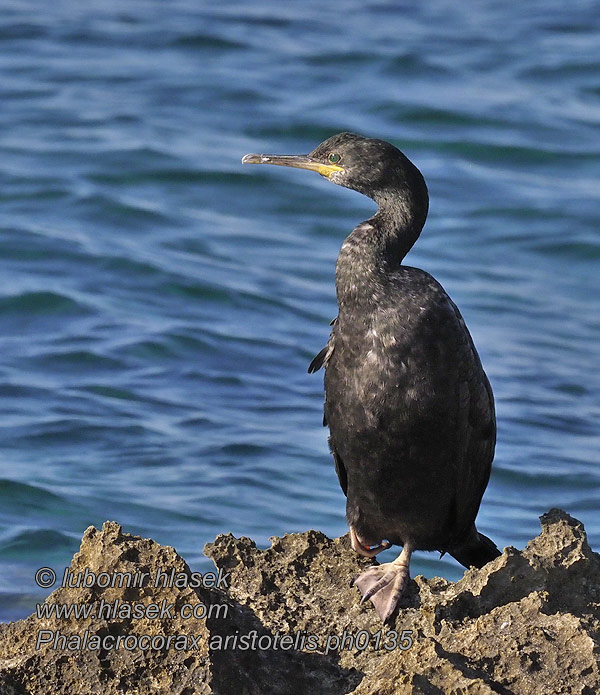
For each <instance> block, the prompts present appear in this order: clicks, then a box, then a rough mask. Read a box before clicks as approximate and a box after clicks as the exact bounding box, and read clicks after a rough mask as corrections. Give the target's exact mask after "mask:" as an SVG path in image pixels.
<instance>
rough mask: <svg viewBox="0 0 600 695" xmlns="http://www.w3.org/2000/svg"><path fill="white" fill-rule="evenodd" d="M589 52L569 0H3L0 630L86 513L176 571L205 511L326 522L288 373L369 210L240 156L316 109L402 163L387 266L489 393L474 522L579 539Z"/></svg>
mask: <svg viewBox="0 0 600 695" xmlns="http://www.w3.org/2000/svg"><path fill="white" fill-rule="evenodd" d="M599 42H600V14H599V13H598V11H597V4H596V3H594V2H591V1H586V0H582V1H581V2H576V3H569V4H567V5H565V4H564V3H562V2H558V1H557V0H544V1H543V2H542V1H541V0H533V1H532V2H529V3H527V4H524V5H521V6H519V8H518V10H517V8H516V6H515V5H514V4H511V3H500V2H496V1H494V0H484V1H483V2H480V3H467V4H463V5H460V4H457V3H449V2H446V1H445V0H432V1H431V2H427V3H418V2H411V1H407V2H401V3H395V2H391V1H390V2H386V1H384V0H361V1H360V2H359V1H358V0H341V1H340V2H337V3H330V4H327V3H321V2H316V1H314V0H308V1H307V2H301V3H300V2H299V3H289V4H285V3H280V2H275V0H268V1H266V2H263V1H262V0H261V1H258V2H254V3H242V2H228V3H207V2H202V1H200V2H198V1H192V0H174V1H172V2H169V3H165V2H162V1H161V0H128V1H127V2H125V3H124V2H122V1H119V2H116V1H115V0H102V1H100V0H92V1H91V2H86V3H79V2H75V0H57V1H56V2H53V3H38V2H33V0H19V2H12V1H11V0H6V1H5V2H4V3H3V11H2V13H1V14H0V77H1V79H0V411H1V418H0V428H1V429H0V619H3V620H8V619H17V618H20V617H23V616H25V615H28V614H29V613H30V612H31V611H32V610H33V607H34V604H35V602H36V601H38V600H40V599H42V598H44V597H45V595H46V594H47V591H44V590H41V589H38V588H37V587H36V585H35V582H34V573H35V570H36V569H37V568H38V567H41V566H51V567H53V568H54V569H55V570H56V571H57V573H58V574H59V576H61V575H62V570H63V569H64V567H65V566H66V565H67V564H68V563H69V561H70V558H71V556H72V554H73V552H74V551H76V550H77V548H78V546H79V540H80V538H81V535H82V533H83V531H84V530H85V528H86V527H87V526H88V525H90V524H94V525H96V526H98V525H100V524H102V522H103V521H105V520H106V519H114V520H116V521H118V522H119V523H121V524H122V525H123V527H124V530H125V531H127V532H131V533H136V534H141V535H144V536H150V537H152V538H155V539H156V540H157V541H159V542H161V543H164V544H169V545H173V546H175V547H176V548H177V550H178V551H179V552H180V553H181V554H182V555H183V556H184V557H185V558H186V559H187V560H188V562H189V564H190V565H191V566H192V568H194V569H208V566H209V564H210V563H209V561H208V560H207V559H206V558H203V556H202V548H203V545H204V543H206V542H207V541H211V540H212V539H213V538H214V537H215V535H216V534H218V533H222V532H228V531H231V532H232V533H233V534H234V535H237V536H240V535H246V536H250V537H252V538H254V539H255V540H256V541H257V543H258V544H259V545H261V546H263V547H265V546H266V545H268V538H269V536H272V535H281V534H283V533H286V532H291V531H303V530H305V529H308V528H311V527H314V528H319V529H321V530H323V531H324V532H325V533H327V534H328V535H330V536H336V535H341V534H343V533H345V531H346V524H345V519H344V497H343V494H342V492H341V490H340V489H339V486H338V482H337V479H336V476H335V472H334V469H333V465H332V463H331V461H330V458H329V454H328V451H327V443H326V431H325V430H324V429H323V428H322V427H321V407H322V376H321V375H317V376H315V375H308V374H307V373H306V367H307V365H308V363H309V361H310V359H311V357H312V356H313V355H314V354H315V353H316V352H317V351H318V350H319V349H320V348H321V347H322V345H323V344H324V343H325V341H326V339H327V336H328V333H329V327H328V323H329V321H330V320H331V318H333V317H334V316H335V313H336V305H335V290H334V265H335V258H336V254H337V251H338V249H339V246H340V244H341V242H342V240H343V238H344V237H345V235H346V234H348V233H349V232H350V231H351V229H352V228H353V227H354V226H355V225H356V224H357V223H358V222H360V221H362V220H364V219H366V218H367V217H368V216H370V215H371V214H372V212H373V209H374V208H373V204H372V202H371V201H369V200H368V199H366V198H363V197H361V196H359V195H358V194H356V193H353V192H351V191H347V190H344V189H341V188H339V187H336V186H332V185H331V184H329V183H327V182H326V181H325V180H323V179H322V178H321V177H319V176H316V175H314V174H310V173H308V172H304V171H294V170H284V169H276V168H273V169H269V168H268V167H260V168H259V167H242V166H241V164H240V158H241V156H242V155H243V154H245V153H247V152H283V153H302V152H308V151H310V150H311V149H313V148H314V146H315V145H316V144H318V143H319V142H320V141H321V140H323V139H325V138H326V137H328V136H330V135H332V134H334V133H336V132H339V131H342V130H351V131H357V132H361V133H363V134H365V135H371V136H376V137H381V138H384V139H388V140H390V141H392V142H394V143H395V144H396V145H397V146H399V147H400V148H401V149H403V150H404V151H405V152H406V154H407V155H408V156H409V157H410V158H411V159H412V160H413V161H414V162H415V163H416V164H417V165H418V166H419V168H420V169H421V170H422V172H423V174H424V175H425V178H426V180H427V182H428V185H429V190H430V196H431V207H430V216H429V221H428V223H427V225H426V227H425V230H424V232H423V234H422V237H421V239H420V240H419V242H418V244H417V245H416V247H415V248H414V250H413V251H412V252H411V253H410V255H409V257H408V259H407V262H408V263H409V264H411V265H415V266H418V267H421V268H424V269H425V270H427V271H429V272H431V273H432V274H433V275H434V276H435V277H436V278H437V279H438V280H440V282H442V284H443V285H444V286H445V287H446V289H447V291H448V292H449V293H450V294H451V296H452V297H453V299H454V300H455V301H456V303H457V304H458V305H459V307H460V309H461V311H462V313H463V315H464V317H465V319H466V321H467V324H468V326H469V327H470V330H471V332H472V334H473V337H474V340H475V343H476V345H477V347H478V349H479V352H480V355H481V358H482V361H483V363H484V366H485V368H486V371H487V373H488V375H489V377H490V380H491V383H492V386H493V389H494V392H495V396H496V403H497V414H498V446H497V455H496V460H495V467H494V472H493V475H492V479H491V482H490V485H489V488H488V491H487V493H486V495H485V497H484V501H483V504H482V508H481V511H480V514H479V517H478V518H479V521H478V526H479V527H480V529H481V530H482V531H484V532H485V533H486V534H488V535H490V536H491V537H492V538H494V540H495V541H496V542H497V543H498V545H499V546H501V547H503V546H505V545H515V546H517V547H523V545H524V544H525V543H526V542H527V540H528V539H529V538H531V537H532V536H534V535H536V534H537V532H538V530H539V522H538V516H539V515H540V514H542V513H543V512H545V511H547V510H548V509H549V508H551V507H553V506H558V507H562V508H564V509H566V510H567V511H569V512H570V513H571V514H573V515H575V516H576V517H578V518H579V519H581V520H582V521H583V522H584V523H585V525H586V528H587V531H588V533H589V538H590V541H591V543H592V545H593V546H594V547H595V548H596V549H597V548H598V547H599V546H600V514H599V510H600V501H599V496H600V495H599V493H600V466H599V463H600V461H599V455H598V448H599V440H598V427H597V423H598V417H599V415H600V395H599V394H600V370H599V368H598V365H599V348H598V344H599V328H600V312H599V311H598V309H599V300H598V297H599V291H600V281H599V273H598V261H599V259H600V239H599V231H598V230H599V229H600V184H599V178H600V176H599V174H600V166H599V156H600V140H599V138H598V129H599V125H600V54H599V52H598V45H599ZM418 572H424V573H425V574H426V575H428V576H433V575H435V574H441V575H443V576H446V577H448V578H450V579H455V578H457V577H459V576H461V574H462V569H461V568H460V567H459V566H458V565H457V563H455V562H454V561H453V560H452V559H451V558H448V557H444V558H443V559H442V560H438V558H437V554H428V553H417V554H416V556H415V558H414V562H413V574H416V573H418Z"/></svg>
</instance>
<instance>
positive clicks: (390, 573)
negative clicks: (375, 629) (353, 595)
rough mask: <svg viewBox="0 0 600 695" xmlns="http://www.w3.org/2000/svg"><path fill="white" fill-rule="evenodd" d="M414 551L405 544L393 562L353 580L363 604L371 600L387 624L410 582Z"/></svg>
mask: <svg viewBox="0 0 600 695" xmlns="http://www.w3.org/2000/svg"><path fill="white" fill-rule="evenodd" d="M411 554H412V549H411V548H410V546H408V545H407V544H405V546H404V548H403V550H402V552H401V553H400V555H399V556H398V557H397V558H396V559H395V560H394V561H393V562H386V563H385V564H383V565H373V566H372V567H368V568H367V569H366V570H365V571H364V572H362V573H361V574H359V575H358V577H356V578H355V579H354V580H353V582H352V583H353V584H355V585H356V586H357V587H358V588H359V590H360V593H361V594H362V600H361V603H364V602H365V601H367V600H370V601H371V603H372V604H373V606H375V610H376V611H377V614H378V615H379V617H380V618H381V620H382V621H383V622H384V623H385V622H386V621H387V620H388V619H389V618H390V617H391V615H392V613H393V612H394V611H395V610H396V606H397V605H398V601H399V600H400V598H401V597H402V593H403V592H404V589H405V587H406V585H407V583H408V580H409V576H410V575H409V569H408V566H409V562H410V556H411Z"/></svg>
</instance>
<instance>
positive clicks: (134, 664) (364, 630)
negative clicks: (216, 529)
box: [0, 510, 600, 695]
mask: <svg viewBox="0 0 600 695" xmlns="http://www.w3.org/2000/svg"><path fill="white" fill-rule="evenodd" d="M541 521H542V533H541V534H540V535H539V536H538V537H537V538H534V539H533V540H532V541H531V542H530V543H529V544H528V545H527V547H526V548H525V549H524V550H523V551H517V550H515V549H514V548H510V547H509V548H506V549H505V551H504V553H503V554H502V556H500V557H498V558H497V559H495V560H494V561H492V562H490V563H489V564H488V565H486V566H485V567H483V568H482V569H480V570H477V569H471V570H468V571H467V572H465V575H464V577H463V578H462V579H461V580H460V581H458V582H456V583H455V584H453V583H451V582H448V581H446V580H443V579H440V578H434V579H429V580H428V579H424V578H423V577H417V578H416V579H415V580H414V581H411V582H410V584H409V587H408V590H407V592H406V594H405V596H404V598H403V600H402V603H401V608H400V610H399V611H398V614H397V616H396V620H395V623H394V624H393V625H390V626H382V625H381V623H380V621H379V618H378V617H377V614H376V613H375V611H374V610H373V609H372V607H371V605H370V604H368V605H360V603H359V598H360V596H359V593H358V591H357V590H356V589H355V588H353V587H351V586H350V580H351V578H352V577H353V576H355V575H356V574H358V573H359V572H360V571H361V570H362V569H363V568H364V567H365V566H367V565H368V564H370V562H371V561H369V560H365V559H363V558H359V557H358V556H357V555H356V554H355V553H354V552H353V551H352V550H351V549H350V546H349V542H348V538H347V537H346V536H344V537H343V538H338V539H335V540H331V539H329V538H327V536H325V535H324V534H322V533H320V532H319V531H307V532H306V533H302V534H289V535H286V536H284V537H283V538H273V539H271V540H272V545H271V547H270V548H268V549H267V550H259V549H257V548H256V545H255V544H254V542H253V541H252V540H250V539H248V538H240V539H236V538H234V537H233V536H231V535H229V534H228V535H222V536H219V537H218V538H217V539H216V540H215V541H214V543H209V544H207V546H206V548H205V553H206V555H207V556H208V557H210V558H211V559H212V560H213V561H214V563H215V565H216V568H217V570H216V571H215V572H214V573H205V574H204V575H200V574H199V573H192V572H191V571H190V569H189V567H188V566H187V565H186V563H185V561H184V560H183V559H182V558H181V557H180V556H179V555H178V554H177V553H176V552H175V550H174V549H173V548H170V547H165V546H160V545H158V544H157V543H155V542H154V541H152V540H149V539H144V538H139V537H136V536H131V535H128V534H124V533H123V532H122V530H121V527H120V526H119V525H118V524H116V523H114V522H106V523H105V524H104V526H103V528H102V531H97V530H96V529H94V528H92V527H90V528H89V529H87V531H86V532H85V534H84V536H83V539H82V543H81V549H80V551H79V552H78V553H77V554H76V555H75V556H74V558H73V561H72V563H71V566H70V568H69V571H70V575H69V577H70V582H67V585H66V586H61V587H60V588H58V589H56V590H55V591H54V592H53V593H52V594H51V595H50V596H49V597H48V598H47V599H46V602H45V604H42V610H47V611H54V610H55V609H52V608H51V606H53V605H57V606H70V605H73V606H76V607H77V609H78V610H79V611H86V610H87V611H88V612H89V613H88V614H87V615H84V614H83V613H81V614H80V615H79V617H76V615H75V612H74V611H73V613H72V614H71V615H70V616H69V617H66V616H64V615H63V616H62V617H57V615H56V614H55V613H51V612H49V613H48V614H47V616H46V617H41V616H40V617H38V614H37V613H36V614H34V615H32V616H30V617H29V618H26V619H25V620H21V621H19V622H16V623H10V624H8V625H6V624H5V625H1V626H0V694H1V695H4V694H8V693H14V694H15V695H16V694H22V693H23V694H24V693H28V694H32V695H38V694H42V693H43V694H46V693H48V694H50V693H52V695H60V694H62V693H69V694H73V695H76V694H78V693H81V694H83V693H86V694H88V693H105V694H106V695H112V694H113V693H115V694H116V693H120V694H122V693H127V694H129V695H135V694H139V695H145V694H146V693H148V694H149V693H156V692H161V693H163V692H164V693H169V694H173V695H195V694H198V695H204V693H207V694H208V693H216V694H217V695H229V694H233V693H243V694H248V695H253V694H254V693H256V694H259V693H261V694H262V693H269V694H273V695H278V694H280V693H281V694H282V695H283V694H284V693H285V694H289V693H292V694H293V695H302V694H303V693H307V694H308V693H324V694H331V695H337V694H340V695H341V694H342V693H355V695H375V693H377V694H378V695H386V694H389V695H392V694H394V695H397V694H400V695H402V694H404V693H406V694H407V695H408V693H411V694H422V695H433V694H435V695H441V694H445V693H449V694H453V695H492V694H494V695H496V694H498V693H501V694H505V695H512V694H513V693H514V694H516V693H518V695H534V694H538V693H539V694H543V695H548V694H549V693H561V694H565V695H567V694H571V693H572V694H577V695H594V694H595V693H597V692H600V669H599V666H598V653H599V642H600V611H599V603H600V557H599V556H598V555H596V554H595V553H594V552H592V551H591V549H590V548H589V546H588V543H587V540H586V536H585V531H584V529H583V526H582V525H581V524H580V523H579V522H578V521H576V520H575V519H573V518H571V517H570V516H569V515H568V514H566V513H565V512H562V511H559V510H552V511H551V512H549V513H548V514H545V515H544V516H543V517H542V518H541ZM86 570H87V575H86ZM118 573H121V574H118ZM144 575H145V576H144ZM76 580H79V583H80V584H82V583H86V584H90V586H73V584H75V583H76ZM94 580H95V583H94ZM57 581H58V582H61V581H62V577H58V580H57ZM69 583H70V584H71V585H69ZM107 584H108V585H107ZM127 584H129V586H127ZM117 602H118V603H117ZM102 607H103V608H102ZM63 610H65V609H63ZM109 611H110V615H109ZM169 637H170V641H168V640H169ZM84 640H85V641H84Z"/></svg>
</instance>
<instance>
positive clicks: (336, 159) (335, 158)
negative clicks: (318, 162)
mask: <svg viewBox="0 0 600 695" xmlns="http://www.w3.org/2000/svg"><path fill="white" fill-rule="evenodd" d="M328 159H329V161H330V162H331V163H332V164H337V163H338V162H339V161H340V159H341V157H340V155H339V154H338V153H337V152H332V153H331V154H330V155H329V157H328Z"/></svg>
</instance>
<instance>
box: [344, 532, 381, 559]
mask: <svg viewBox="0 0 600 695" xmlns="http://www.w3.org/2000/svg"><path fill="white" fill-rule="evenodd" d="M350 544H351V545H352V550H354V551H355V552H356V553H358V554H359V555H363V556H364V557H375V555H377V554H378V553H381V552H382V551H383V550H387V549H388V548H389V547H390V546H391V543H389V542H388V541H383V542H382V543H380V544H379V545H376V546H375V547H374V548H372V547H371V546H368V545H364V544H363V543H362V541H360V540H359V538H358V535H357V533H356V531H355V530H354V528H353V527H352V526H350Z"/></svg>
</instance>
